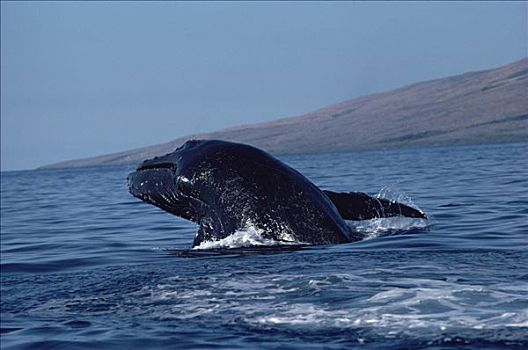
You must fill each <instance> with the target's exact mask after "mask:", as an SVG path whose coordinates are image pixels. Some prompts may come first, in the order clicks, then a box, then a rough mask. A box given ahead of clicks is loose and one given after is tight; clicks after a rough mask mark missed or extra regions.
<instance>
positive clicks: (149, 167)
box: [136, 162, 176, 171]
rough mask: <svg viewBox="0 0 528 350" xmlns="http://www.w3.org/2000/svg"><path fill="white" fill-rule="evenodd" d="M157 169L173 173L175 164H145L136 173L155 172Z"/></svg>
mask: <svg viewBox="0 0 528 350" xmlns="http://www.w3.org/2000/svg"><path fill="white" fill-rule="evenodd" d="M157 169H172V170H173V171H174V170H176V164H174V163H172V162H160V163H151V164H149V163H147V164H142V165H140V166H139V167H138V168H137V169H136V171H144V170H157Z"/></svg>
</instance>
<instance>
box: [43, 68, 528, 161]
mask: <svg viewBox="0 0 528 350" xmlns="http://www.w3.org/2000/svg"><path fill="white" fill-rule="evenodd" d="M192 138H195V139H223V140H229V141H237V142H243V143H247V144H251V145H254V146H256V147H259V148H262V149H265V150H267V151H268V152H271V153H273V154H295V153H310V152H314V153H320V152H334V151H348V150H364V149H382V148H396V147H416V146H429V145H445V144H480V143H502V142H516V141H525V140H528V58H525V59H522V60H520V61H517V62H514V63H512V64H509V65H507V66H503V67H499V68H495V69H490V70H485V71H478V72H470V73H465V74H461V75H457V76H453V77H448V78H443V79H437V80H432V81H426V82H420V83H416V84H412V85H408V86H405V87H402V88H399V89H396V90H392V91H388V92H383V93H377V94H372V95H368V96H364V97H359V98H355V99H352V100H349V101H344V102H341V103H338V104H335V105H331V106H328V107H324V108H321V109H318V110H315V111H313V112H310V113H307V114H305V115H302V116H298V117H291V118H285V119H279V120H276V121H272V122H267V123H260V124H253V125H245V126H240V127H235V128H230V129H225V130H220V131H216V132H211V133H204V134H196V135H190V136H187V137H182V138H178V139H176V140H173V141H170V142H167V143H163V144H159V145H153V146H149V147H144V148H138V149H133V150H130V151H124V152H119V153H113V154H108V155H102V156H97V157H91V158H85V159H78V160H69V161H64V162H60V163H55V164H51V165H47V166H44V167H43V168H65V167H81V166H96V165H119V164H134V163H139V162H141V161H142V160H144V159H146V158H151V157H153V156H155V155H161V154H165V153H168V152H172V151H173V150H174V149H175V148H177V147H178V146H180V145H181V144H182V143H184V142H185V141H186V140H188V139H192Z"/></svg>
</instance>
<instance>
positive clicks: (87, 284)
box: [0, 143, 528, 350]
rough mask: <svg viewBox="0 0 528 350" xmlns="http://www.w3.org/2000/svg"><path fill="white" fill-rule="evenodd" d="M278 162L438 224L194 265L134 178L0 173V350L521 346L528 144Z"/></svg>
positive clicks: (182, 234) (527, 295) (105, 172)
mask: <svg viewBox="0 0 528 350" xmlns="http://www.w3.org/2000/svg"><path fill="white" fill-rule="evenodd" d="M281 159H282V160H283V161H285V162H287V163H288V164H290V165H291V166H293V167H294V168H296V169H298V170H299V171H300V172H302V173H303V174H305V175H306V176H307V177H308V178H310V179H311V180H312V181H313V182H314V183H316V184H317V185H318V186H320V187H321V188H324V189H331V190H336V191H364V192H368V193H370V194H379V195H381V196H383V197H389V198H392V199H398V200H400V201H403V202H405V203H410V204H413V205H415V206H417V207H419V208H420V209H422V210H424V211H425V212H426V213H427V214H428V215H429V220H428V221H423V220H412V219H402V218H391V219H379V220H369V221H365V222H350V225H351V226H353V227H354V229H356V230H358V231H361V232H363V233H364V234H365V240H363V241H360V242H355V243H349V244H342V245H333V246H312V247H302V248H299V247H296V246H286V247H277V246H272V245H271V246H270V245H266V244H264V243H266V242H264V243H263V242H262V241H261V240H259V237H258V232H245V233H243V234H242V235H241V236H239V237H236V239H233V240H231V241H229V242H224V243H223V244H217V245H216V246H215V245H214V244H213V245H211V246H209V248H221V249H212V250H211V249H201V250H196V249H190V246H191V242H192V238H193V235H194V234H195V231H196V227H195V226H194V225H193V224H192V223H189V222H187V221H185V220H183V219H180V218H177V217H174V216H172V215H170V214H167V213H165V212H163V211H161V210H159V209H157V208H155V207H153V206H150V205H147V204H144V203H142V202H140V201H139V200H137V199H135V198H133V197H132V196H131V195H130V194H128V193H127V186H126V176H127V174H128V172H129V171H131V170H132V167H113V168H85V169H68V170H42V171H21V172H3V173H2V174H1V279H0V281H1V332H2V333H1V347H2V349H132V348H140V347H142V348H149V349H152V348H153V349H157V348H160V349H164V348H172V349H180V348H190V349H191V348H201V349H203V348H228V349H236V348H239V349H247V348H281V349H303V350H304V349H316V348H321V347H324V348H327V349H339V348H354V347H361V348H368V349H393V348H436V349H443V348H449V347H460V348H467V349H488V348H489V349H494V348H512V349H516V348H518V349H525V348H528V249H527V248H528V144H526V143H520V144H519V143H518V144H507V145H481V146H459V147H432V148H426V149H402V150H389V151H369V152H353V153H340V154H320V155H299V156H288V157H282V158H281ZM251 243H252V244H261V245H262V246H260V247H253V248H251V247H247V245H248V244H251ZM229 247H231V248H232V249H227V248H229Z"/></svg>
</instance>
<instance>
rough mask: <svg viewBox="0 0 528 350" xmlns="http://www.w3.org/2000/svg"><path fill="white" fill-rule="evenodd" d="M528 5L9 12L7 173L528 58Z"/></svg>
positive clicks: (35, 8) (10, 5)
mask: <svg viewBox="0 0 528 350" xmlns="http://www.w3.org/2000/svg"><path fill="white" fill-rule="evenodd" d="M527 41H528V34H527V2H390V3H389V2H374V3H369V2H324V3H323V2H306V3H305V2H281V3H279V2H251V3H250V2H248V3H245V2H225V3H224V2H213V3H211V2H204V3H197V2H119V1H118V2H18V1H17V2H10V1H2V2H1V169H2V171H7V170H17V169H32V168H35V167H38V166H41V165H45V164H49V163H53V162H58V161H62V160H67V159H75V158H82V157H89V156H96V155H100V154H105V153H111V152H118V151H124V150H127V149H131V148H136V147H142V146H148V145H153V144H157V143H162V142H167V141H170V140H173V139H175V138H177V137H180V136H185V135H189V134H194V133H200V132H207V131H214V130H218V129H223V128H227V127H232V126H237V125H242V124H253V123H258V122H263V121H270V120H274V119H278V118H283V117H289V116H297V115H301V114H303V113H306V112H309V111H311V110H314V109H317V108H321V107H324V106H327V105H331V104H333V103H337V102H341V101H344V100H348V99H351V98H354V97H358V96H362V95H367V94H370V93H374V92H381V91H386V90H390V89H393V88H397V87H399V86H402V85H406V84H409V83H413V82H417V81H423V80H429V79H435V78H441V77H446V76H449V75H454V74H459V73H464V72H467V71H475V70H481V69H488V68H493V67H497V66H501V65H505V64H508V63H511V62H514V61H516V60H519V59H521V58H523V57H526V56H527V55H528V51H527Z"/></svg>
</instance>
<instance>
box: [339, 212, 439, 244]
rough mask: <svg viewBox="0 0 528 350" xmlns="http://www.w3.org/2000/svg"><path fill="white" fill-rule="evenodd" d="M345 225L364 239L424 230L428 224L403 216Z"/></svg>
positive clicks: (350, 222) (349, 222) (352, 222)
mask: <svg viewBox="0 0 528 350" xmlns="http://www.w3.org/2000/svg"><path fill="white" fill-rule="evenodd" d="M346 223H347V225H348V226H349V227H350V228H351V229H352V230H353V231H355V232H360V233H363V234H364V239H371V238H376V237H379V236H383V235H386V234H387V233H395V232H396V233H398V232H405V231H410V230H415V229H424V228H426V227H427V226H428V224H429V223H428V221H427V220H425V219H417V218H408V217H403V216H395V217H389V218H376V219H370V220H362V221H351V220H346Z"/></svg>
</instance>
